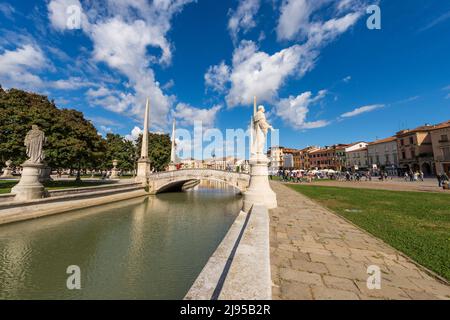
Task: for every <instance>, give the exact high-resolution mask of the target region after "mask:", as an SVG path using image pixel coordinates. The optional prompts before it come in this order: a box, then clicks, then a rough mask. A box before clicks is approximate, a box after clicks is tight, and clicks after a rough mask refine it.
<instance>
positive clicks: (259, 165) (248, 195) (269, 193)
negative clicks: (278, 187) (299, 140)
mask: <svg viewBox="0 0 450 320" xmlns="http://www.w3.org/2000/svg"><path fill="white" fill-rule="evenodd" d="M253 104H254V106H253V116H252V117H251V126H250V130H251V135H250V184H249V187H248V189H247V191H246V192H244V207H243V211H245V212H249V211H250V209H251V208H252V206H253V205H254V204H260V205H264V206H266V207H267V208H268V209H274V208H276V207H277V205H278V204H277V196H276V194H275V192H273V190H272V188H270V184H269V178H268V177H269V169H268V165H269V159H268V158H267V156H266V155H265V154H264V152H263V151H264V150H263V147H262V145H264V144H265V142H266V141H265V139H266V138H267V136H266V137H261V133H260V132H261V131H259V132H258V130H262V129H261V127H262V128H266V130H268V128H272V127H271V126H270V125H269V124H268V123H267V121H266V118H265V116H264V107H263V106H260V107H259V109H260V110H259V111H256V97H255V99H254V102H253ZM272 129H273V128H272ZM260 140H261V141H260ZM255 142H256V143H255Z"/></svg>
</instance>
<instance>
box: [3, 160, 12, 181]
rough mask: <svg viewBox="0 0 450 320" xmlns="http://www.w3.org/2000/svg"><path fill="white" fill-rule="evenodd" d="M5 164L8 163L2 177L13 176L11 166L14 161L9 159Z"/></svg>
mask: <svg viewBox="0 0 450 320" xmlns="http://www.w3.org/2000/svg"><path fill="white" fill-rule="evenodd" d="M5 164H6V168H4V169H3V174H2V176H1V177H2V178H13V175H12V168H11V164H12V161H11V160H7V161H6V162H5Z"/></svg>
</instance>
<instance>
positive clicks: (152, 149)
mask: <svg viewBox="0 0 450 320" xmlns="http://www.w3.org/2000/svg"><path fill="white" fill-rule="evenodd" d="M171 145H172V143H171V140H170V136H169V135H168V134H159V133H152V132H149V133H148V157H149V159H150V162H151V167H152V168H154V169H155V170H157V171H163V170H164V169H165V168H166V167H167V165H168V164H169V162H170V150H171ZM136 146H137V150H138V151H139V152H138V153H137V154H140V150H141V146H142V134H141V135H139V137H138V139H137V143H136Z"/></svg>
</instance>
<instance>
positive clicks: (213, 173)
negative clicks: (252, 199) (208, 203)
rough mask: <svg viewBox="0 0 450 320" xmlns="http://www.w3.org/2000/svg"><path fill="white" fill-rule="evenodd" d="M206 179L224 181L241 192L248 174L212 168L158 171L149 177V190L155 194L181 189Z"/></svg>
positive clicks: (246, 186) (244, 187)
mask: <svg viewBox="0 0 450 320" xmlns="http://www.w3.org/2000/svg"><path fill="white" fill-rule="evenodd" d="M199 180H208V181H218V182H223V183H226V184H227V185H230V186H232V187H235V188H236V189H238V190H239V191H240V192H241V193H242V192H244V191H245V190H247V188H248V185H249V181H250V176H249V175H248V174H244V173H237V172H228V171H221V170H212V169H183V170H176V171H167V172H159V173H156V174H152V175H151V176H150V177H149V192H150V193H151V194H157V193H162V192H168V191H181V190H182V188H183V186H184V185H185V184H186V183H190V182H194V181H199Z"/></svg>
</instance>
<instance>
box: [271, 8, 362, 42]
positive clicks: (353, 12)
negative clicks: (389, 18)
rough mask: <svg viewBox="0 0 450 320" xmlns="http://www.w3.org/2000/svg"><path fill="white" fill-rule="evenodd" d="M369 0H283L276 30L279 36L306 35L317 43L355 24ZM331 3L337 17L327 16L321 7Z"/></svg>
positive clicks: (301, 36) (298, 37) (286, 37)
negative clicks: (321, 10) (327, 18)
mask: <svg viewBox="0 0 450 320" xmlns="http://www.w3.org/2000/svg"><path fill="white" fill-rule="evenodd" d="M366 2H367V1H366V0H344V1H331V0H283V3H282V5H281V9H280V11H281V14H280V18H279V20H278V25H277V30H276V31H277V37H278V39H279V40H295V39H306V40H307V42H311V43H312V44H313V45H315V46H317V45H320V44H321V43H322V42H325V41H329V40H332V39H333V38H335V37H336V36H338V35H339V34H341V33H343V32H345V31H346V30H347V29H348V28H349V27H351V26H352V25H354V24H355V23H356V21H357V20H358V18H359V17H360V16H361V15H362V13H363V12H364V8H365V5H366ZM330 6H331V11H332V15H333V16H334V17H333V18H330V19H329V20H326V19H325V20H324V19H323V17H321V16H320V15H319V14H318V11H319V10H320V9H322V8H325V7H330ZM328 10H330V9H329V8H328Z"/></svg>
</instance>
